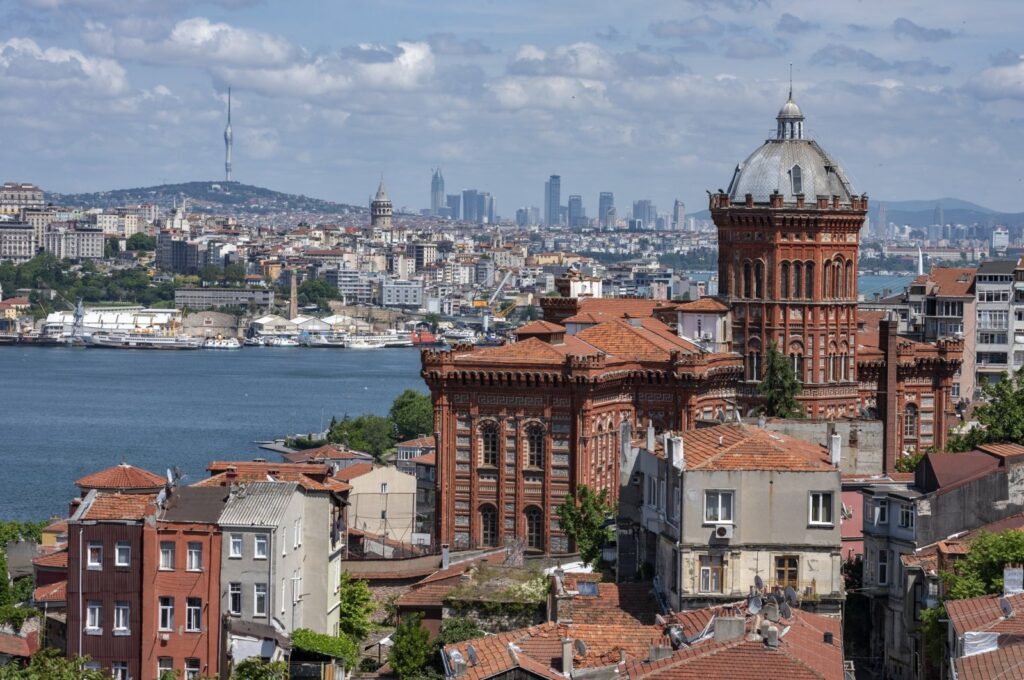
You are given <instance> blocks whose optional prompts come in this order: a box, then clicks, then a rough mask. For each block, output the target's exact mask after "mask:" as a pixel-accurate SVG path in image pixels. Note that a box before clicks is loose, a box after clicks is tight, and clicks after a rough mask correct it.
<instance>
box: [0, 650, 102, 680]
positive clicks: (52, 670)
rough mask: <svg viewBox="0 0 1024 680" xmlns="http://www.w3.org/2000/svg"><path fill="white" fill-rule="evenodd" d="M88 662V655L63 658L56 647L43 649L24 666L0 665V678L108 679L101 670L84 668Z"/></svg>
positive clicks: (12, 679)
mask: <svg viewBox="0 0 1024 680" xmlns="http://www.w3.org/2000/svg"><path fill="white" fill-rule="evenodd" d="M88 662H89V658H88V657H78V658H75V659H65V658H64V657H63V656H62V655H61V653H60V652H59V651H57V650H56V649H43V650H42V651H40V652H38V653H37V654H35V655H34V656H33V657H32V660H31V661H29V664H28V666H25V667H24V668H22V667H20V666H18V665H17V664H8V665H6V666H0V680H109V678H110V676H109V675H107V674H104V673H103V671H97V670H90V669H88V668H86V667H85V665H86V664H87V663H88Z"/></svg>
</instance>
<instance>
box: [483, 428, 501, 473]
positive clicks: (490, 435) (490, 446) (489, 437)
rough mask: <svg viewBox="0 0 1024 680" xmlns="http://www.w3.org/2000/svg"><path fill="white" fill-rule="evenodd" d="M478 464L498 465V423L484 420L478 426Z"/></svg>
mask: <svg viewBox="0 0 1024 680" xmlns="http://www.w3.org/2000/svg"><path fill="white" fill-rule="evenodd" d="M480 464H481V465H490V466H492V467H498V424H497V423H494V422H490V421H489V422H486V423H484V424H482V425H481V426H480Z"/></svg>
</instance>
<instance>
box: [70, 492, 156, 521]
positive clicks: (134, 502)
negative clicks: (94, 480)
mask: <svg viewBox="0 0 1024 680" xmlns="http://www.w3.org/2000/svg"><path fill="white" fill-rule="evenodd" d="M155 503H156V494H148V493H145V494H143V493H104V492H100V493H97V494H96V498H94V499H93V501H92V503H91V504H90V505H89V507H87V508H85V512H83V513H82V516H81V518H80V519H82V520H140V519H143V518H144V517H146V516H147V515H149V514H152V513H153V512H154V511H155V510H156V504H155Z"/></svg>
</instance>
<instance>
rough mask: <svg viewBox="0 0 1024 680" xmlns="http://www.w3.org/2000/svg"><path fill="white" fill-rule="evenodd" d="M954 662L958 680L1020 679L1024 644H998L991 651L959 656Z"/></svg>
mask: <svg viewBox="0 0 1024 680" xmlns="http://www.w3.org/2000/svg"><path fill="white" fill-rule="evenodd" d="M999 644H1000V645H1001V644H1002V641H1001V640H1000V643H999ZM954 663H955V664H956V677H957V678H958V680H992V678H1005V679H1006V680H1011V679H1016V680H1020V678H1024V645H1022V644H1019V642H1018V643H1017V644H1010V645H1008V646H1005V647H1004V646H1000V647H999V649H996V650H994V651H991V652H984V653H982V654H974V655H972V656H965V657H960V658H958V659H957V660H956V661H955V662H954Z"/></svg>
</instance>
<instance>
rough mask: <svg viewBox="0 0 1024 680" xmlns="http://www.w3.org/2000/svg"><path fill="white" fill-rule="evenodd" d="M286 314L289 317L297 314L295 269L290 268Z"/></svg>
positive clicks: (297, 293)
mask: <svg viewBox="0 0 1024 680" xmlns="http://www.w3.org/2000/svg"><path fill="white" fill-rule="evenodd" d="M288 314H289V317H288V318H289V319H294V318H295V317H297V316H298V315H299V292H298V288H296V285H295V270H294V269H293V270H292V281H291V289H290V290H289V291H288Z"/></svg>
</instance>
